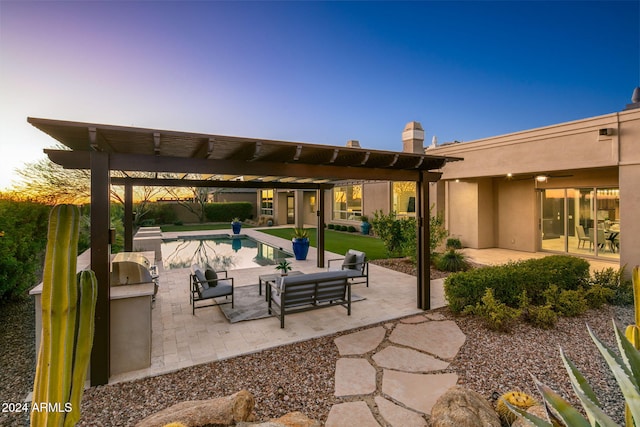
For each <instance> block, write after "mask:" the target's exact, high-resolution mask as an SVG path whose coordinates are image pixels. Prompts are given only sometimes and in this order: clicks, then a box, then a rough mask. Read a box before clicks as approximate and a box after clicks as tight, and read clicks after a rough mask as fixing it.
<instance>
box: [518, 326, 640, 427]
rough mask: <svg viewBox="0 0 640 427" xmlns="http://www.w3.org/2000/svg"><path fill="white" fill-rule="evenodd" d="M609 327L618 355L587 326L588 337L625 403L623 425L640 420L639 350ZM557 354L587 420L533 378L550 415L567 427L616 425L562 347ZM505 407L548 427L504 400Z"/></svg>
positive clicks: (616, 330) (630, 424)
mask: <svg viewBox="0 0 640 427" xmlns="http://www.w3.org/2000/svg"><path fill="white" fill-rule="evenodd" d="M613 328H614V333H615V336H616V342H617V344H618V350H619V351H620V355H622V357H620V356H619V355H617V354H616V353H615V352H613V351H612V350H611V349H610V348H608V347H607V346H606V345H604V344H603V343H602V341H600V340H599V339H598V338H597V337H596V336H595V334H594V333H593V331H592V330H591V328H589V327H588V326H587V330H588V331H589V335H590V336H591V339H592V340H593V342H594V343H595V345H596V347H597V348H598V350H599V351H600V353H601V354H602V356H603V358H604V360H605V362H606V363H607V365H608V366H609V369H610V370H611V372H612V374H613V376H614V377H615V379H616V381H617V383H618V385H619V386H620V390H621V391H622V394H623V396H624V400H625V403H626V404H627V407H628V408H629V418H627V420H628V422H629V421H630V423H628V424H627V425H628V426H633V420H640V385H639V382H638V381H639V380H640V352H638V350H637V349H636V348H635V347H634V346H633V344H632V343H631V342H630V341H629V340H628V339H627V338H626V337H625V336H624V335H623V334H622V331H620V329H619V328H618V327H617V326H616V324H615V322H613ZM560 357H561V358H562V362H563V363H564V366H565V368H566V370H567V372H568V373H569V378H570V380H571V385H572V386H573V390H574V392H575V393H576V395H577V396H578V398H579V400H580V403H581V405H582V407H583V409H584V412H585V413H586V414H587V418H588V420H587V419H585V418H584V416H583V415H582V414H581V413H580V412H579V411H578V410H577V409H575V408H574V407H573V406H571V405H570V404H569V402H567V401H566V400H565V399H563V398H562V397H561V396H560V395H559V394H557V393H555V392H554V391H553V390H551V389H550V388H549V387H547V386H546V385H544V384H543V383H541V382H540V381H538V380H537V379H535V378H534V382H535V383H536V386H537V387H538V390H539V391H540V393H541V394H542V397H543V399H544V400H545V402H546V406H547V408H549V407H551V408H553V415H554V416H555V417H557V418H559V419H560V421H562V422H563V423H564V424H565V425H568V426H585V427H588V426H598V425H599V426H603V427H604V426H617V424H616V423H615V422H614V421H613V420H612V419H611V418H610V417H609V416H608V415H607V414H606V413H605V412H604V410H603V409H602V405H601V404H600V402H599V401H598V398H597V396H596V394H595V392H594V391H593V389H592V388H591V386H590V385H589V383H588V382H587V379H586V378H585V377H584V376H583V375H582V374H581V373H580V371H579V370H578V369H577V368H576V366H575V365H574V364H573V362H572V361H571V360H570V359H569V358H568V357H567V356H566V355H565V353H564V351H563V350H562V349H560ZM507 406H509V408H510V409H511V410H512V411H514V413H516V414H517V415H519V416H521V417H523V418H524V419H525V420H527V421H528V423H529V424H530V425H533V426H541V427H542V426H543V427H551V426H552V425H553V424H551V423H550V422H549V421H547V420H543V419H541V418H539V417H536V416H535V415H532V414H528V413H526V412H525V411H523V410H521V409H518V408H515V407H514V406H512V405H509V404H508V403H507Z"/></svg>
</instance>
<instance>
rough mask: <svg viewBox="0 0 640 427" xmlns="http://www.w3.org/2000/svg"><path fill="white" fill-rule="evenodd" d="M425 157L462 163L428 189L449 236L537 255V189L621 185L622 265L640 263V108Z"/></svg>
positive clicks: (435, 150)
mask: <svg viewBox="0 0 640 427" xmlns="http://www.w3.org/2000/svg"><path fill="white" fill-rule="evenodd" d="M600 129H611V131H610V132H609V133H610V135H600V132H599V130H600ZM426 153H427V154H431V155H443V156H455V157H462V158H464V161H460V162H451V163H447V165H446V166H445V167H444V168H443V170H442V172H443V175H442V179H443V183H438V184H436V185H433V186H431V188H430V197H431V200H432V201H435V202H436V203H438V208H441V205H444V207H445V211H446V217H447V221H448V226H449V231H450V232H451V233H452V234H453V235H459V236H460V237H461V239H462V241H463V244H465V245H467V246H470V247H476V248H484V247H491V246H492V245H493V246H497V247H500V248H506V249H517V250H524V251H536V250H538V249H539V248H538V245H539V243H538V242H539V229H538V219H539V206H538V203H539V202H538V193H537V191H536V190H537V189H545V188H572V187H591V186H598V187H619V188H620V211H621V213H620V222H621V224H620V226H621V229H622V230H623V232H622V233H621V246H622V249H621V265H623V264H625V263H626V264H628V265H635V264H638V263H640V245H639V244H638V243H637V242H636V241H635V239H633V238H630V237H627V236H637V235H640V221H638V220H637V218H638V215H637V214H636V213H637V212H639V211H640V110H630V111H624V112H620V113H613V114H607V115H604V116H599V117H593V118H588V119H584V120H577V121H574V122H568V123H561V124H558V125H554V126H548V127H544V128H538V129H531V130H527V131H522V132H517V133H512V134H508V135H502V136H497V137H493V138H486V139H482V140H477V141H470V142H466V143H456V144H448V145H443V146H440V147H436V148H433V149H428V150H427V151H426ZM509 173H511V174H513V176H512V177H511V178H508V177H507V174H509ZM541 173H544V174H547V175H551V178H550V179H549V180H548V181H547V182H546V183H538V182H535V181H534V180H533V175H536V174H541ZM554 175H564V176H554ZM456 180H459V181H460V182H456ZM492 240H493V243H492Z"/></svg>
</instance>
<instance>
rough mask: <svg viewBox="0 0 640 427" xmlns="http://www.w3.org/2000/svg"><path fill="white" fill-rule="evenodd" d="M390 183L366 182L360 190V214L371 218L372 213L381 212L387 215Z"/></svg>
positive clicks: (389, 203)
mask: <svg viewBox="0 0 640 427" xmlns="http://www.w3.org/2000/svg"><path fill="white" fill-rule="evenodd" d="M391 185H392V184H391V182H367V183H365V184H364V186H363V188H362V203H363V206H362V214H363V215H367V216H368V217H370V218H372V217H373V213H374V212H375V211H377V210H382V211H383V212H385V213H389V208H390V206H391Z"/></svg>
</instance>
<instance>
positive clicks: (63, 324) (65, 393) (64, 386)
mask: <svg viewBox="0 0 640 427" xmlns="http://www.w3.org/2000/svg"><path fill="white" fill-rule="evenodd" d="M79 219H80V211H79V209H78V207H77V206H73V205H58V206H55V207H54V208H53V209H52V210H51V214H50V216H49V228H48V233H47V249H46V256H45V265H44V278H43V284H42V338H41V342H40V349H39V352H38V363H37V366H36V375H35V381H34V389H33V405H37V407H40V405H42V404H45V405H48V406H47V407H50V406H49V405H54V406H55V407H57V408H60V409H59V410H56V411H46V410H45V411H33V412H32V413H31V425H32V426H50V425H51V426H62V425H64V426H73V425H75V424H76V422H77V421H78V420H79V419H80V401H81V398H82V393H83V391H84V382H85V377H86V374H87V368H88V366H89V360H90V356H91V347H92V345H93V332H94V327H93V326H94V313H95V304H96V298H97V281H96V277H95V274H94V273H93V272H92V271H82V272H81V273H79V274H76V265H77V257H78V249H77V247H78V227H79Z"/></svg>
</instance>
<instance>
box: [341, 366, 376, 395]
mask: <svg viewBox="0 0 640 427" xmlns="http://www.w3.org/2000/svg"><path fill="white" fill-rule="evenodd" d="M335 382H336V391H335V395H336V396H338V397H339V396H353V395H358V394H370V393H373V392H374V391H376V370H375V368H374V367H373V366H371V364H370V363H369V362H367V361H366V360H365V359H346V358H342V359H338V361H337V362H336V380H335Z"/></svg>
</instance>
